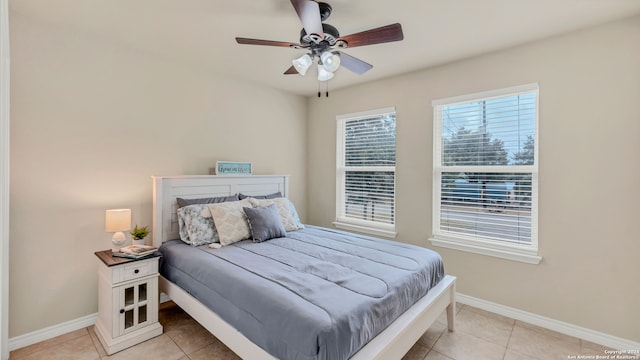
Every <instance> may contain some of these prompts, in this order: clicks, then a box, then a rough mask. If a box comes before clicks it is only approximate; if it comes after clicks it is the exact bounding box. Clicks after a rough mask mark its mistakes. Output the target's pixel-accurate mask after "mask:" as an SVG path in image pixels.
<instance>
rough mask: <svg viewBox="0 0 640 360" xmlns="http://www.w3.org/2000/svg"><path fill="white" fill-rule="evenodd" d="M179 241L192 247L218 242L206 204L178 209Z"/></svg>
mask: <svg viewBox="0 0 640 360" xmlns="http://www.w3.org/2000/svg"><path fill="white" fill-rule="evenodd" d="M178 228H179V231H180V239H181V240H182V241H184V242H185V243H187V244H189V245H193V246H199V245H204V244H210V243H214V242H219V241H220V239H219V237H218V232H217V231H216V228H215V227H214V223H213V218H212V217H211V212H210V211H209V208H208V207H207V204H197V205H188V206H185V207H182V208H180V209H178Z"/></svg>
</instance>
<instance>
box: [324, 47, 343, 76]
mask: <svg viewBox="0 0 640 360" xmlns="http://www.w3.org/2000/svg"><path fill="white" fill-rule="evenodd" d="M320 60H321V61H322V66H323V67H324V69H325V70H327V71H328V72H334V71H336V70H338V68H339V67H340V56H338V55H337V54H334V53H332V52H331V51H325V52H323V53H322V55H320Z"/></svg>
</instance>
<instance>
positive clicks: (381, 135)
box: [336, 109, 396, 236]
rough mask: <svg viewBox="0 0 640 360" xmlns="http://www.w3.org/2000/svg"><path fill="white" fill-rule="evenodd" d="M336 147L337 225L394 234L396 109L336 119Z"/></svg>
mask: <svg viewBox="0 0 640 360" xmlns="http://www.w3.org/2000/svg"><path fill="white" fill-rule="evenodd" d="M337 144H338V149H337V169H336V184H337V196H336V225H340V224H342V225H344V224H351V225H353V226H358V227H359V228H358V229H356V230H361V231H362V230H364V231H365V232H366V229H374V230H376V229H377V230H380V231H383V232H389V231H393V230H394V224H395V164H396V116H395V110H394V109H382V110H375V111H371V112H366V113H358V114H349V115H343V116H339V117H338V141H337ZM374 233H375V232H374ZM378 234H380V233H378ZM380 235H385V236H389V233H382V234H380Z"/></svg>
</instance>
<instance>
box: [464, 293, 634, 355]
mask: <svg viewBox="0 0 640 360" xmlns="http://www.w3.org/2000/svg"><path fill="white" fill-rule="evenodd" d="M456 301H457V302H459V303H461V304H465V305H469V306H473V307H476V308H478V309H482V310H486V311H489V312H492V313H496V314H499V315H502V316H506V317H510V318H512V319H515V320H520V321H523V322H526V323H529V324H532V325H536V326H540V327H543V328H545V329H549V330H553V331H556V332H559V333H562V334H565V335H569V336H573V337H576V338H579V339H583V340H587V341H590V342H593V343H596V344H600V345H603V346H606V347H609V348H612V349H617V350H638V349H640V343H639V342H635V341H631V340H627V339H622V338H619V337H616V336H613V335H609V334H605V333H601V332H599V331H595V330H591V329H587V328H583V327H580V326H576V325H573V324H569V323H566V322H563V321H559V320H555V319H551V318H548V317H545V316H541V315H536V314H533V313H530V312H526V311H523V310H519V309H515V308H512V307H508V306H504V305H500V304H496V303H493V302H491V301H486V300H482V299H478V298H474V297H472V296H468V295H464V294H460V293H457V294H456Z"/></svg>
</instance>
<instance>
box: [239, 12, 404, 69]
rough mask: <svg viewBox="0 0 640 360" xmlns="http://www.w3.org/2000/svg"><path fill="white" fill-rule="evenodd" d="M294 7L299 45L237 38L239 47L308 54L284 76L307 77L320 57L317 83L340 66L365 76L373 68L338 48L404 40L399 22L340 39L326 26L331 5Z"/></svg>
mask: <svg viewBox="0 0 640 360" xmlns="http://www.w3.org/2000/svg"><path fill="white" fill-rule="evenodd" d="M291 4H292V5H293V8H294V9H295V11H296V13H297V14H298V18H299V19H300V22H301V23H302V30H300V43H299V44H296V43H290V42H286V41H272V40H261V39H250V38H241V37H237V38H236V41H237V42H238V44H246V45H264V46H279V47H288V48H292V49H303V50H307V51H309V52H308V53H307V54H304V55H303V56H301V57H299V58H297V59H294V60H293V61H292V64H293V65H292V66H291V67H290V68H288V69H287V70H286V71H285V72H284V73H285V75H290V74H300V75H305V74H306V72H307V70H308V69H309V67H311V64H312V63H313V61H314V60H315V59H316V58H318V81H328V80H330V79H331V78H333V75H334V72H336V71H337V70H338V69H339V68H340V66H344V67H345V68H347V69H348V70H350V71H352V72H354V73H356V74H358V75H362V74H364V73H365V72H367V71H369V70H371V68H373V65H371V64H368V63H366V62H364V61H362V60H360V59H358V58H355V57H353V56H350V55H347V54H345V53H344V52H342V51H338V50H337V49H347V48H352V47H356V46H366V45H374V44H381V43H386V42H393V41H400V40H402V39H404V35H403V33H402V26H401V25H400V24H397V23H396V24H391V25H387V26H382V27H379V28H375V29H370V30H366V31H362V32H359V33H355V34H351V35H347V36H342V37H341V36H340V33H339V32H338V29H336V28H335V27H334V26H332V25H329V24H327V23H324V21H325V20H327V19H328V18H329V16H330V15H331V11H332V10H333V9H332V8H331V5H329V4H327V3H324V2H318V1H315V0H291Z"/></svg>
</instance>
